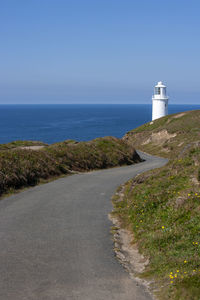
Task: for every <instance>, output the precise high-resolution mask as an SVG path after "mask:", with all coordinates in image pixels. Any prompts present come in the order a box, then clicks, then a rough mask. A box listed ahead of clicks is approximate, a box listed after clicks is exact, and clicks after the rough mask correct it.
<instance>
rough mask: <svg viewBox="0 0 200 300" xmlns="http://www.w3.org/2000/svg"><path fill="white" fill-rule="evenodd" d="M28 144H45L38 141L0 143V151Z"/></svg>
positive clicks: (27, 145)
mask: <svg viewBox="0 0 200 300" xmlns="http://www.w3.org/2000/svg"><path fill="white" fill-rule="evenodd" d="M29 146H47V144H45V143H43V142H38V141H13V142H11V143H7V144H0V151H2V150H9V149H16V148H19V147H29Z"/></svg>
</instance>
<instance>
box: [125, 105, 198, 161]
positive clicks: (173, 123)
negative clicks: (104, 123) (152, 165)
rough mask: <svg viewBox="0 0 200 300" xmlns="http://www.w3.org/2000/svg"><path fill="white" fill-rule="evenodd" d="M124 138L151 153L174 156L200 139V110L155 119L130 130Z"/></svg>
mask: <svg viewBox="0 0 200 300" xmlns="http://www.w3.org/2000/svg"><path fill="white" fill-rule="evenodd" d="M123 140H124V141H126V142H128V143H129V144H130V145H133V144H134V146H135V147H136V149H140V150H142V151H146V152H148V153H151V154H156V155H161V156H163V157H168V158H173V157H174V155H179V154H180V152H181V151H184V149H186V148H187V147H190V146H192V144H193V143H196V142H198V141H200V110H195V111H188V112H183V113H178V114H173V115H168V116H166V117H163V118H160V119H157V120H154V121H152V122H150V123H146V124H144V125H142V126H140V127H138V128H136V129H134V130H131V131H129V132H128V133H127V134H126V135H125V136H124V137H123Z"/></svg>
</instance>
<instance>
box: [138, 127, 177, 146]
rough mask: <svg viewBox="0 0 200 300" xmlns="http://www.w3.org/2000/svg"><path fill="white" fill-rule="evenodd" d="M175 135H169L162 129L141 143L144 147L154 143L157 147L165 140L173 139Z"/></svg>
mask: <svg viewBox="0 0 200 300" xmlns="http://www.w3.org/2000/svg"><path fill="white" fill-rule="evenodd" d="M176 135H177V134H176V133H174V134H170V133H168V131H167V130H166V129H163V130H161V131H159V132H155V133H152V134H151V136H150V137H149V138H148V139H147V140H146V141H144V142H143V143H142V145H146V144H149V143H154V144H157V145H162V144H164V143H165V142H166V141H167V140H169V139H171V138H174V137H175V136H176Z"/></svg>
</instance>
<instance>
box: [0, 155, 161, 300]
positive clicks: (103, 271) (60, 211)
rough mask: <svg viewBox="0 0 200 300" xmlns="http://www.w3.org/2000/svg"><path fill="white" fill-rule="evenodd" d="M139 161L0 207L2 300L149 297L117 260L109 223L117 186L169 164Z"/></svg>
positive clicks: (27, 194) (69, 180)
mask: <svg viewBox="0 0 200 300" xmlns="http://www.w3.org/2000/svg"><path fill="white" fill-rule="evenodd" d="M140 154H141V153H140ZM142 156H143V157H144V158H145V159H146V161H145V162H142V163H139V164H135V165H131V166H124V167H118V168H113V169H107V170H101V171H94V172H90V173H84V174H77V175H73V176H69V177H66V178H61V179H58V180H56V181H53V182H50V183H47V184H44V185H40V186H36V187H34V188H30V189H28V190H26V191H23V192H21V193H19V194H16V195H13V196H11V197H9V198H5V199H3V200H2V201H0V300H151V299H152V298H151V296H150V295H149V294H148V292H147V291H146V290H145V288H144V287H143V286H140V285H138V283H136V282H135V281H134V280H133V279H131V278H130V276H129V274H128V273H127V272H126V271H125V270H124V268H123V267H122V266H121V265H120V263H119V262H118V261H117V260H116V258H115V256H114V251H113V242H112V236H111V234H110V226H111V225H112V224H111V222H110V221H109V219H108V213H109V212H110V211H111V210H112V204H111V201H110V198H111V196H112V194H113V193H114V192H115V190H116V188H117V186H119V185H120V184H121V183H123V182H125V181H127V180H128V179H130V178H132V177H134V176H135V175H137V174H139V173H141V172H144V171H146V170H150V169H153V168H156V167H160V166H163V165H164V164H165V163H166V160H165V159H162V158H158V157H152V156H148V155H146V154H142Z"/></svg>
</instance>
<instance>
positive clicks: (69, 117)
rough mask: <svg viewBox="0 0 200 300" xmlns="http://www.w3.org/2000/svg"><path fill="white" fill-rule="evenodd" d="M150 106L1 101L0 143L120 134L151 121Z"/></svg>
mask: <svg viewBox="0 0 200 300" xmlns="http://www.w3.org/2000/svg"><path fill="white" fill-rule="evenodd" d="M151 108H152V106H151V104H2V105H0V143H1V144H3V143H8V142H12V141H16V140H33V141H42V142H45V143H48V144H52V143H55V142H60V141H64V140H67V139H73V140H77V141H88V140H92V139H95V138H97V137H104V136H114V137H117V138H121V137H122V136H123V135H124V134H125V133H126V132H128V131H129V130H132V129H134V128H136V127H138V126H140V125H142V124H144V123H147V122H149V121H151ZM195 109H200V105H186V104H183V105H176V104H174V105H169V114H173V113H178V112H183V111H188V110H195Z"/></svg>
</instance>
